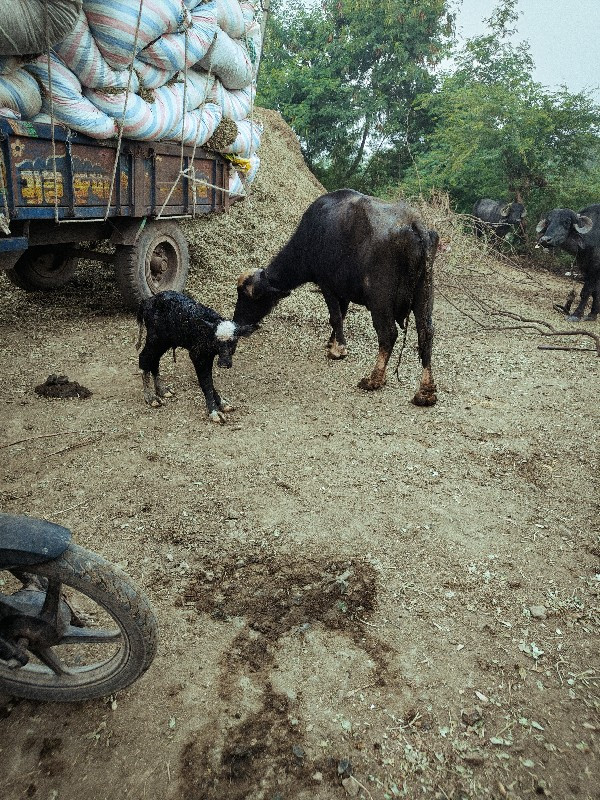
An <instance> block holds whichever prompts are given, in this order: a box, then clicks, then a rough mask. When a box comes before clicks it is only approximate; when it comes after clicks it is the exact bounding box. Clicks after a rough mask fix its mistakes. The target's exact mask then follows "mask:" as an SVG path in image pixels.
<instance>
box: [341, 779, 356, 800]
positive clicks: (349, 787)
mask: <svg viewBox="0 0 600 800" xmlns="http://www.w3.org/2000/svg"><path fill="white" fill-rule="evenodd" d="M342 786H343V787H344V789H345V790H346V794H347V795H348V796H349V797H358V793H359V792H360V783H359V782H358V781H357V780H356V778H354V777H352V775H351V776H350V777H349V778H344V780H343V781H342Z"/></svg>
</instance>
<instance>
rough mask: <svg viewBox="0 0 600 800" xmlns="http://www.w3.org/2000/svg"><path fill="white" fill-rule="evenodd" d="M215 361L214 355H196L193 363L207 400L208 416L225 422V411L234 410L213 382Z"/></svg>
mask: <svg viewBox="0 0 600 800" xmlns="http://www.w3.org/2000/svg"><path fill="white" fill-rule="evenodd" d="M213 361H214V356H206V357H204V358H202V357H199V356H195V357H192V363H193V365H194V369H195V370H196V376H197V378H198V383H199V384H200V388H201V389H202V393H203V394H204V399H205V400H206V408H207V410H208V416H209V417H210V419H211V420H212V422H225V414H224V413H223V412H225V411H233V406H231V405H229V404H228V403H227V401H226V400H224V399H223V398H221V396H220V395H219V393H218V392H217V390H216V389H215V386H214V383H213V376H212V370H213Z"/></svg>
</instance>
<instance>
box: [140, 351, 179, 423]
mask: <svg viewBox="0 0 600 800" xmlns="http://www.w3.org/2000/svg"><path fill="white" fill-rule="evenodd" d="M168 349H169V345H162V344H160V343H159V342H152V341H146V344H145V345H144V348H143V350H142V351H141V352H140V355H139V365H140V369H141V370H142V386H143V390H144V400H145V401H146V403H147V404H148V405H149V406H152V407H153V408H158V406H161V405H163V402H162V399H163V398H164V397H172V396H173V395H174V392H173V390H172V389H171V388H170V387H169V386H166V385H165V384H164V383H163V381H162V378H161V377H160V371H159V364H160V359H161V358H162V356H163V355H164V354H165V353H166V352H167V350H168ZM152 384H154V390H153V387H152Z"/></svg>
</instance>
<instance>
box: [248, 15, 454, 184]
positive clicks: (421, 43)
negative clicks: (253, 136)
mask: <svg viewBox="0 0 600 800" xmlns="http://www.w3.org/2000/svg"><path fill="white" fill-rule="evenodd" d="M447 6H448V3H447V1H446V0H322V2H319V3H313V4H312V5H307V4H306V3H304V2H301V0H287V2H283V0H273V2H272V11H271V18H270V22H269V27H268V34H267V38H266V41H265V48H264V53H263V62H262V64H261V74H260V80H259V94H258V98H257V102H258V103H259V104H263V105H266V106H268V107H270V108H275V109H277V110H278V111H280V112H281V114H282V116H283V117H284V119H286V120H287V122H288V123H289V124H290V125H291V126H292V128H293V129H294V131H295V132H296V134H297V135H298V137H299V139H300V141H301V144H302V149H303V153H304V156H305V158H306V160H307V162H308V164H309V166H310V168H311V169H312V170H313V171H314V172H315V174H316V175H317V176H318V177H319V178H320V180H321V181H322V182H323V183H324V184H325V185H326V186H327V187H328V188H337V187H339V186H341V185H349V186H356V187H357V188H361V187H363V186H364V184H365V180H368V178H367V176H368V171H369V165H370V164H372V163H376V162H378V161H381V160H382V158H383V161H384V162H385V161H386V158H385V157H387V160H388V162H389V160H390V159H391V160H392V161H395V160H397V154H398V147H399V145H403V143H404V138H405V130H406V118H407V115H408V111H409V108H410V106H411V104H412V102H413V101H414V99H415V98H416V97H417V96H418V95H419V94H420V93H423V92H427V91H430V90H431V89H432V88H433V86H434V78H433V76H432V71H431V68H432V66H433V65H435V64H436V63H437V62H438V61H439V59H440V57H441V55H442V52H443V50H442V48H443V45H444V42H445V40H446V38H447V37H448V35H449V34H450V33H451V31H452V23H453V19H452V15H451V14H450V13H449V12H448V8H447ZM401 149H402V152H404V148H401ZM386 167H387V170H384V172H385V171H387V173H389V172H390V169H389V163H388V164H386ZM371 183H372V181H371Z"/></svg>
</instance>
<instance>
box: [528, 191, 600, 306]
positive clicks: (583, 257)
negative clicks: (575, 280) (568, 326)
mask: <svg viewBox="0 0 600 800" xmlns="http://www.w3.org/2000/svg"><path fill="white" fill-rule="evenodd" d="M535 230H536V233H537V234H538V244H539V245H540V246H541V247H545V248H549V249H550V248H555V247H560V249H561V250H564V251H565V252H567V253H570V254H571V255H573V256H575V263H576V265H577V268H578V270H579V271H580V272H581V274H582V275H583V287H582V289H581V293H580V295H579V303H578V305H577V308H576V309H575V311H573V313H572V314H571V315H570V317H569V319H570V320H571V321H574V322H575V321H577V320H580V319H581V317H582V316H583V312H584V311H585V307H586V305H587V302H588V300H589V299H590V297H591V298H592V308H591V310H590V313H589V314H588V316H587V317H586V319H587V320H591V321H594V320H596V319H597V318H598V312H599V311H600V204H596V205H591V206H587V207H586V208H583V209H582V210H581V211H579V212H576V211H571V209H570V208H555V209H553V210H552V211H550V212H549V213H548V214H546V216H545V217H544V218H543V219H541V220H540V221H539V222H538V224H537V227H536V229H535ZM565 310H566V311H567V312H568V311H569V310H570V303H569V304H568V305H567V306H566V307H565Z"/></svg>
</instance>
